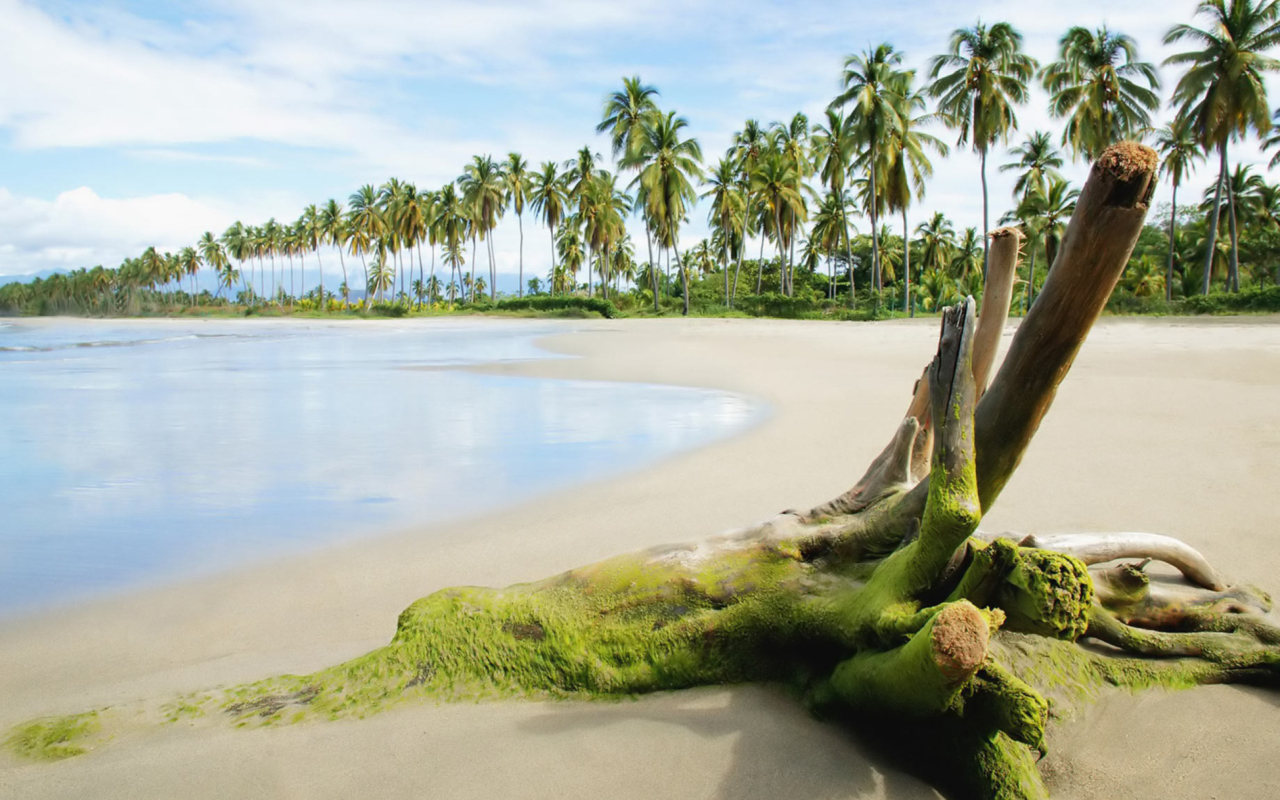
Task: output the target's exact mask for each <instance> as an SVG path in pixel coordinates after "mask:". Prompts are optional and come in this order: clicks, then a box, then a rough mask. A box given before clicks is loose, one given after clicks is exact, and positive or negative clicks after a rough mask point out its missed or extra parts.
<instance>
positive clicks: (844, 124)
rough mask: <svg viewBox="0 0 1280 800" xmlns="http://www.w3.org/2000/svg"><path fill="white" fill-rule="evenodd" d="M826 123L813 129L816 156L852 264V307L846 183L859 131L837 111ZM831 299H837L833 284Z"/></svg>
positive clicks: (829, 111)
mask: <svg viewBox="0 0 1280 800" xmlns="http://www.w3.org/2000/svg"><path fill="white" fill-rule="evenodd" d="M826 114H827V119H826V124H825V125H822V124H819V125H818V126H817V127H816V128H814V137H813V156H814V160H815V162H816V165H817V168H818V173H819V174H820V175H821V177H822V182H823V184H825V185H826V187H827V188H828V189H829V190H830V193H829V195H828V197H830V198H833V199H834V202H835V205H836V206H838V207H839V213H840V225H841V227H842V228H844V233H843V235H842V238H843V241H844V246H845V261H846V262H848V264H849V305H850V306H851V307H852V306H853V303H854V295H855V292H854V283H853V250H852V246H853V245H852V243H851V241H850V237H849V232H848V228H849V220H848V217H847V215H846V212H845V208H846V206H847V205H848V203H846V202H844V197H845V191H844V182H845V179H846V178H847V177H848V174H849V170H850V169H851V168H852V166H853V160H854V153H855V152H856V150H857V147H858V136H857V131H855V130H854V126H853V117H852V116H848V117H846V116H844V115H843V114H842V113H841V112H840V111H838V110H836V109H834V108H827V111H826ZM831 299H833V300H834V299H835V293H834V285H833V291H832V295H831Z"/></svg>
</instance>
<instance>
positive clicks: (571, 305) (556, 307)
mask: <svg viewBox="0 0 1280 800" xmlns="http://www.w3.org/2000/svg"><path fill="white" fill-rule="evenodd" d="M494 308H496V310H498V311H587V312H593V313H596V314H599V315H600V316H602V317H604V318H605V319H615V318H616V317H617V316H618V309H617V307H616V306H614V305H613V303H610V302H609V301H608V300H605V299H603V298H599V297H578V296H577V295H567V296H566V295H556V296H551V295H533V296H530V297H510V298H507V299H505V300H499V301H498V304H497V306H495V307H494Z"/></svg>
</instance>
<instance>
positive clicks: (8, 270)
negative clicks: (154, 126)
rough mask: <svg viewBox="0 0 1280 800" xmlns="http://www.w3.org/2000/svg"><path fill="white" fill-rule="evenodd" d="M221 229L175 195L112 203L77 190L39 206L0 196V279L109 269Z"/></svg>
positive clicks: (215, 216) (203, 206)
mask: <svg viewBox="0 0 1280 800" xmlns="http://www.w3.org/2000/svg"><path fill="white" fill-rule="evenodd" d="M229 221H230V218H229V216H228V215H227V214H226V212H225V211H221V210H219V209H217V208H214V207H212V206H211V205H209V204H207V203H204V202H201V201H199V200H193V199H192V198H190V197H187V196H186V195H181V194H169V195H155V196H152V197H135V198H128V199H112V198H103V197H99V196H98V195H97V194H96V193H95V192H94V191H93V190H92V189H88V188H83V187H82V188H79V189H75V190H72V191H69V192H63V193H62V194H60V195H58V196H57V198H55V199H54V200H53V201H46V200H38V199H33V198H29V197H15V196H14V195H13V194H11V193H10V192H9V191H8V190H6V189H3V188H0V241H4V242H6V246H5V248H3V249H0V274H20V273H29V272H38V271H41V270H45V269H74V268H77V267H84V266H92V265H94V264H102V265H104V266H108V267H114V266H116V265H118V264H119V262H120V260H121V258H122V257H123V256H124V255H137V254H138V253H140V252H142V251H143V250H145V249H146V248H147V247H151V246H154V247H156V248H157V249H160V250H176V249H177V248H180V247H183V246H186V245H189V244H192V243H193V242H194V241H195V240H196V238H197V237H199V236H200V234H201V233H203V232H204V231H206V230H214V231H221V230H222V229H223V228H224V227H225V226H226V225H227V224H228V223H229Z"/></svg>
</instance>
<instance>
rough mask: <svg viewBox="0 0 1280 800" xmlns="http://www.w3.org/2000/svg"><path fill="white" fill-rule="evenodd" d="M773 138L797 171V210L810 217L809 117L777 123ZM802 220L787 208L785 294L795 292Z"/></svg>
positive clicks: (799, 116)
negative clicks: (808, 201)
mask: <svg viewBox="0 0 1280 800" xmlns="http://www.w3.org/2000/svg"><path fill="white" fill-rule="evenodd" d="M769 133H770V136H771V138H772V139H773V146H774V148H776V149H777V151H778V152H779V153H781V154H782V157H783V158H784V159H786V160H787V162H788V163H789V164H790V166H791V168H792V170H794V172H795V181H796V189H797V191H798V192H799V193H800V198H801V202H800V204H799V205H798V206H797V208H799V209H802V210H804V211H805V213H806V215H807V210H808V209H807V205H806V204H805V202H804V195H805V194H806V193H807V191H808V187H807V186H806V185H805V183H804V180H805V178H807V177H808V176H809V174H810V173H811V172H812V171H813V162H812V158H811V155H810V144H809V118H808V117H806V116H805V115H804V114H799V113H797V114H795V115H794V116H792V118H791V121H790V122H788V123H787V124H785V125H784V124H782V123H781V122H775V123H774V124H773V125H772V126H771V128H770V131H769ZM802 221H803V220H802V219H800V218H797V217H796V214H795V209H788V210H787V213H786V217H785V220H784V222H785V226H786V231H787V240H788V245H789V247H788V251H787V263H786V267H785V269H784V270H783V273H782V275H783V278H784V281H783V293H784V294H787V295H791V294H793V293H794V291H795V286H794V284H795V277H794V271H795V267H794V264H793V262H794V260H795V247H796V239H797V238H798V236H797V232H798V228H799V227H800V223H801V222H802Z"/></svg>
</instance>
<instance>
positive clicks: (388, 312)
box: [372, 303, 407, 317]
mask: <svg viewBox="0 0 1280 800" xmlns="http://www.w3.org/2000/svg"><path fill="white" fill-rule="evenodd" d="M372 311H373V313H375V314H377V315H378V316H380V317H403V316H404V315H405V312H406V311H407V309H406V308H405V307H404V306H402V305H400V304H399V303H374V304H373V308H372Z"/></svg>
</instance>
